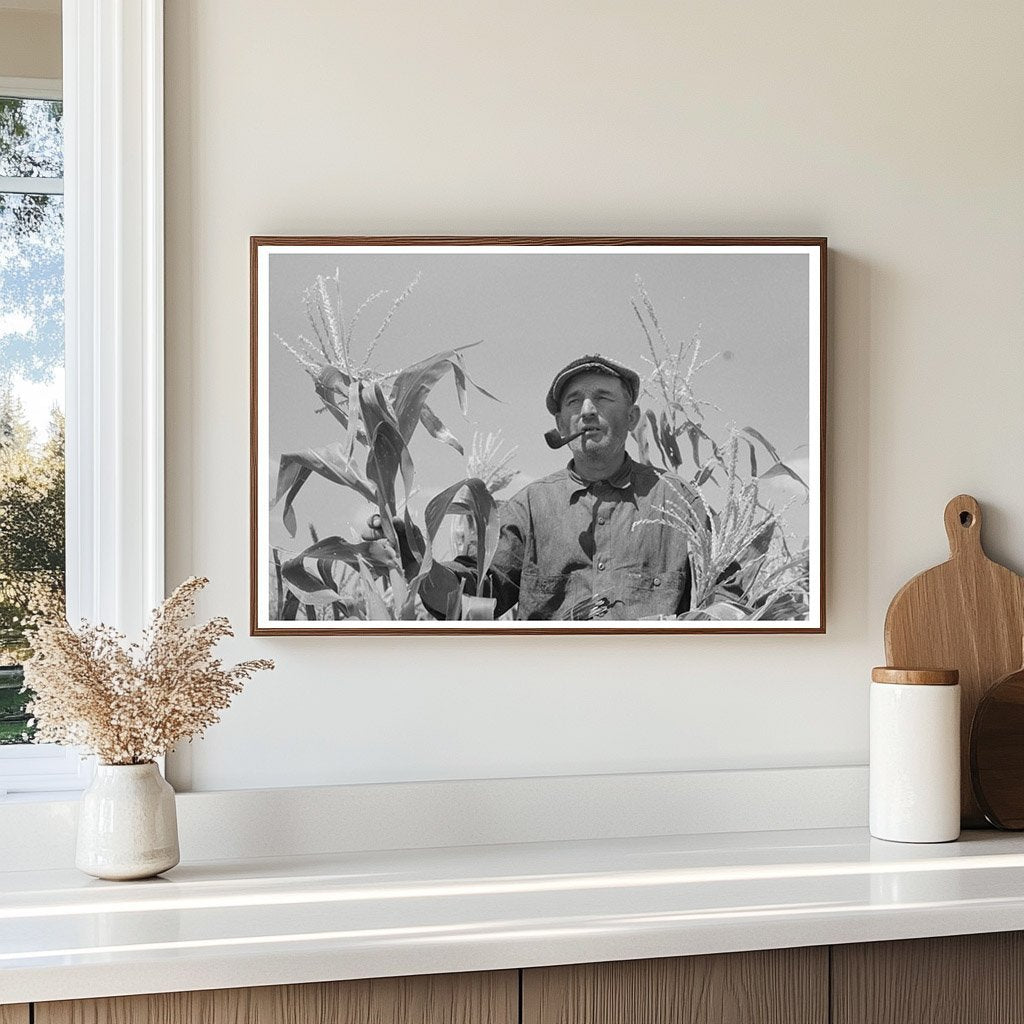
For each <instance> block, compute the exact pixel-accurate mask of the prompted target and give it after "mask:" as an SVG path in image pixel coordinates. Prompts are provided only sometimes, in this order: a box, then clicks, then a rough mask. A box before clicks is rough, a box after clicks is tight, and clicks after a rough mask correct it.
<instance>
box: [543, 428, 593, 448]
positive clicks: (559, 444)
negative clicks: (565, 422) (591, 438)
mask: <svg viewBox="0 0 1024 1024" xmlns="http://www.w3.org/2000/svg"><path fill="white" fill-rule="evenodd" d="M594 429H596V428H595V427H583V428H582V429H581V430H577V431H576V433H575V434H570V435H569V436H568V437H562V435H561V434H560V433H559V432H558V428H557V427H552V428H551V429H550V430H546V431H545V432H544V440H545V441H547V444H548V447H549V448H564V447H565V446H566V445H567V444H569V442H570V441H575V440H576V438H577V437H582V436H583V435H584V434H585V433H587V431H588V430H594Z"/></svg>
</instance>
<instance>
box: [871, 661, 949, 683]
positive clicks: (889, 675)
mask: <svg viewBox="0 0 1024 1024" xmlns="http://www.w3.org/2000/svg"><path fill="white" fill-rule="evenodd" d="M871 681H872V682H873V683H899V684H902V685H912V686H956V684H957V683H958V682H960V673H959V672H958V671H957V669H955V668H888V667H882V666H879V667H878V668H873V669H872V670H871Z"/></svg>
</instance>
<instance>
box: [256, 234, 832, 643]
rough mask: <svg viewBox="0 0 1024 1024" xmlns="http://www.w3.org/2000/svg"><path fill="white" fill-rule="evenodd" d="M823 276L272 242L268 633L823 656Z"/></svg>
mask: <svg viewBox="0 0 1024 1024" xmlns="http://www.w3.org/2000/svg"><path fill="white" fill-rule="evenodd" d="M826 257H827V242H826V239H824V238H774V237H773V238H674V237H656V238H628V237H563V238H559V237H514V238H506V237H478V236H473V237H390V236H389V237H306V236H303V237H287V236H271V237H265V236H255V237H253V238H251V239H250V303H251V323H250V332H251V387H250V397H251V448H250V474H251V523H250V561H251V565H250V572H251V576H250V595H251V610H250V627H251V632H252V634H253V635H256V636H280V635H291V634H299V635H345V634H367V633H371V634H385V635H393V634H421V633H429V634H435V633H445V634H453V633H470V634H478V633H491V634H500V633H516V634H528V633H540V634H555V633H625V634H629V633H648V634H651V633H734V634H743V633H823V632H824V631H825V557H824V556H825V396H826V266H827V259H826ZM583 357H587V358H586V359H583V362H582V363H581V364H580V366H579V367H577V368H575V369H573V368H571V367H570V368H567V367H568V364H572V363H573V362H574V361H576V360H580V359H582V358H583ZM595 359H596V360H597V361H596V362H595ZM634 374H635V377H634ZM634 407H635V408H634ZM549 409H555V410H556V412H555V415H554V416H553V415H552V413H550V412H549V411H548V410H549ZM552 426H554V428H555V433H556V435H557V436H559V437H561V438H566V437H569V436H571V435H572V434H573V432H574V431H576V432H578V430H580V429H582V430H584V431H586V432H585V433H583V434H581V435H580V436H579V437H578V438H576V439H575V440H573V441H572V442H571V443H570V444H569V445H568V447H567V448H566V449H565V450H562V451H555V452H553V451H550V450H549V448H548V447H547V446H546V445H545V443H544V440H543V439H542V436H543V433H544V431H545V429H547V428H550V427H552ZM559 431H560V432H561V433H560V434H559ZM623 440H624V441H625V447H626V453H627V454H626V455H625V456H623V455H622V453H621V449H622V444H623ZM609 460H610V461H609ZM617 460H618V461H617ZM612 462H615V464H616V465H617V466H618V467H619V468H618V469H616V470H614V471H612V470H611V469H608V467H610V466H611V464H612ZM605 473H607V476H605V475H604V474H605ZM478 552H483V557H482V559H480V558H478ZM481 561H482V563H483V567H484V572H483V573H482V574H481V573H480V572H479V568H480V563H481ZM510 602H511V603H510Z"/></svg>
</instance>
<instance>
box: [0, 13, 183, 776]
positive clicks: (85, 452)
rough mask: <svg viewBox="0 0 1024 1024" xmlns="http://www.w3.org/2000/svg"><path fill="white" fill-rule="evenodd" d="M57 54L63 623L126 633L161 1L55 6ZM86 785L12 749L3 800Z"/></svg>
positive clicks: (157, 509)
mask: <svg viewBox="0 0 1024 1024" xmlns="http://www.w3.org/2000/svg"><path fill="white" fill-rule="evenodd" d="M63 50H64V63H63V73H64V79H63V99H64V182H65V188H64V197H65V198H64V210H65V213H64V230H65V265H64V275H65V279H64V288H65V317H64V320H65V367H66V375H65V377H66V380H67V403H66V411H65V419H66V430H67V436H66V466H67V468H66V494H67V521H66V529H67V545H66V546H67V604H68V617H69V619H70V620H71V621H72V622H74V621H76V620H77V619H79V618H87V619H89V620H91V621H96V622H106V623H108V624H110V625H115V626H116V627H117V628H118V629H120V630H122V631H123V632H125V633H128V634H129V635H134V636H137V635H138V634H139V633H140V632H141V629H142V626H143V624H144V622H145V620H146V616H147V614H148V612H149V610H150V609H151V608H153V607H155V606H156V605H157V604H158V603H159V602H160V600H161V599H162V598H163V596H164V508H163V500H164V390H163V387H164V372H163V364H164V340H163V333H164V323H163V321H164V308H163V287H164V286H163V273H164V253H163V244H164V239H163V0H63ZM8 81H10V80H8ZM30 81H31V80H30ZM22 82H24V80H22ZM50 85H51V86H52V83H50ZM59 94H60V93H59V91H58V95H59ZM9 95H11V94H9ZM50 98H52V97H50ZM91 773H92V764H91V762H89V761H83V760H82V759H81V758H80V757H79V756H78V754H77V752H75V751H67V750H62V749H61V748H59V747H45V746H39V747H35V748H34V749H32V748H29V747H22V746H16V747H9V748H7V751H6V752H5V753H3V755H2V758H0V794H2V792H3V790H7V791H9V792H12V793H15V792H34V793H53V792H65V791H68V790H72V789H80V788H82V787H83V786H84V785H86V784H87V783H88V779H89V778H90V777H91Z"/></svg>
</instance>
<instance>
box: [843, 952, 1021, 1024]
mask: <svg viewBox="0 0 1024 1024" xmlns="http://www.w3.org/2000/svg"><path fill="white" fill-rule="evenodd" d="M831 988H832V1021H833V1024H863V1022H864V1021H871V1024H1015V1022H1018V1021H1024V933H1021V932H1002V933H993V934H989V935H954V936H950V937H948V938H938V939H909V940H906V941H903V942H865V943H862V944H859V945H853V946H833V947H832V970H831Z"/></svg>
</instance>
